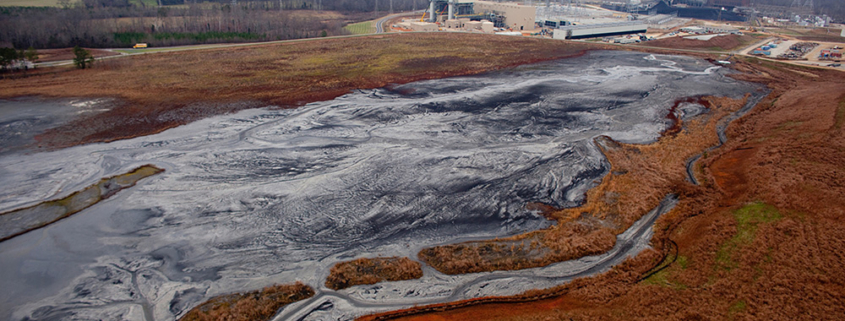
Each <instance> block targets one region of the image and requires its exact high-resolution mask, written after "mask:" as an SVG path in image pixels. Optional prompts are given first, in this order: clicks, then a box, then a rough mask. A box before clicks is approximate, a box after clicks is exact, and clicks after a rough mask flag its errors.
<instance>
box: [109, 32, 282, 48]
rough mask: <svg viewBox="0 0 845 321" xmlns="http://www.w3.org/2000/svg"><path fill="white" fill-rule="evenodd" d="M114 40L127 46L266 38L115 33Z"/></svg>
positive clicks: (237, 34)
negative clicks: (165, 42) (179, 41)
mask: <svg viewBox="0 0 845 321" xmlns="http://www.w3.org/2000/svg"><path fill="white" fill-rule="evenodd" d="M113 37H114V40H115V41H117V42H120V43H122V44H125V45H127V46H129V45H133V44H136V43H139V42H152V43H155V42H156V41H166V40H186V39H191V40H194V41H196V42H207V41H209V40H261V39H264V38H265V37H266V35H264V34H256V33H249V32H217V31H209V32H157V33H152V34H149V33H144V32H115V33H114V34H113Z"/></svg>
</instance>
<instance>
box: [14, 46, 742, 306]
mask: <svg viewBox="0 0 845 321" xmlns="http://www.w3.org/2000/svg"><path fill="white" fill-rule="evenodd" d="M727 73H728V71H727V70H725V69H723V68H720V67H717V66H713V65H712V64H710V63H708V62H707V61H703V60H699V59H694V58H688V57H679V56H656V55H650V54H643V53H632V52H609V51H599V52H592V53H589V54H587V55H585V56H583V57H579V58H574V59H567V60H561V61H554V62H547V63H542V64H535V65H529V66H522V67H519V68H515V69H510V70H506V71H500V72H494V73H489V74H485V75H480V76H473V77H458V78H449V79H439V80H431V81H422V82H416V83H411V84H406V85H401V86H395V87H391V88H389V89H376V90H362V91H356V92H352V93H349V94H347V95H345V96H343V97H339V98H337V99H335V100H332V101H326V102H319V103H313V104H308V105H306V106H304V107H301V108H298V109H295V110H277V109H273V108H262V109H252V110H246V111H242V112H239V113H236V114H231V115H225V116H218V117H214V118H209V119H205V120H201V121H197V122H194V123H191V124H189V125H186V126H182V127H179V128H175V129H171V130H168V131H165V132H162V133H160V134H156V135H151V136H146V137H140V138H135V139H129V140H121V141H116V142H112V143H103V144H92V145H86V146H78V147H73V148H67V149H63V150H58V151H53V152H34V151H32V150H27V149H25V148H23V147H22V146H23V145H24V142H26V140H27V139H29V137H33V136H34V134H35V132H36V131H38V130H43V128H45V127H49V122H50V121H51V119H54V118H55V119H60V118H61V117H53V118H50V117H47V116H49V114H50V113H51V112H53V111H54V110H63V109H61V108H62V107H61V106H65V105H67V104H69V103H66V102H65V103H63V102H49V103H50V104H55V105H61V106H59V107H57V108H55V109H49V108H48V109H49V110H48V111H45V113H44V114H46V115H47V116H45V117H47V118H45V119H46V120H45V119H41V120H38V119H39V118H38V117H39V115H41V114H40V113H38V114H33V113H26V112H18V111H17V110H19V109H21V108H24V107H22V106H29V105H33V104H36V105H37V104H38V100H34V99H23V100H6V101H0V111H2V113H0V118H2V119H0V125H2V126H15V127H14V129H6V127H4V128H3V129H2V130H0V136H3V135H7V136H9V137H0V141H2V142H8V144H9V146H11V147H10V148H6V149H4V152H3V153H0V186H4V188H3V189H0V212H6V211H9V210H14V209H17V208H22V207H26V206H31V205H34V204H37V203H38V202H40V201H43V200H48V199H56V198H61V197H63V196H66V195H68V194H70V193H72V192H73V191H75V190H78V189H80V188H83V187H85V186H89V185H91V184H92V183H94V182H97V181H98V180H100V179H101V178H103V177H109V176H113V175H116V174H120V173H124V172H127V171H129V170H131V169H133V168H136V167H138V166H140V165H144V164H153V165H155V166H157V167H160V168H163V169H165V172H163V173H161V174H159V175H156V176H152V177H149V178H146V179H144V180H141V181H140V182H138V184H137V185H136V186H134V187H132V188H128V189H126V190H123V191H120V192H118V193H117V194H116V195H115V196H113V197H112V198H110V199H107V200H104V201H102V202H100V203H98V204H96V205H94V206H92V207H90V208H88V209H85V210H83V211H82V212H79V213H77V214H75V215H73V216H71V217H69V218H67V219H64V220H61V221H59V222H57V223H55V224H52V225H50V226H48V227H45V228H41V229H38V230H35V231H32V232H29V233H26V234H23V235H21V236H17V237H15V238H13V239H10V240H7V241H5V242H2V243H0V289H3V291H0V319H4V320H21V319H27V318H28V319H31V320H59V319H112V320H114V319H129V320H153V319H154V320H171V319H174V318H175V317H177V316H180V315H182V314H183V313H184V312H185V311H187V310H188V309H190V308H191V307H193V306H195V305H197V304H199V303H200V302H202V301H205V300H206V299H208V298H210V297H212V296H216V295H219V294H224V293H231V292H237V291H245V290H254V289H258V288H261V287H264V286H267V285H270V284H273V283H291V282H294V281H297V280H299V281H302V282H304V283H307V284H309V285H311V286H312V287H314V288H315V289H317V291H318V295H317V296H316V297H315V298H314V299H312V300H307V301H305V302H301V303H298V304H294V305H291V306H289V307H288V308H286V309H285V310H283V311H282V314H281V315H279V316H278V318H277V319H304V320H335V319H350V318H354V317H355V316H359V315H362V314H365V313H371V312H376V311H385V310H390V309H395V308H402V307H408V306H412V305H414V304H422V303H429V302H441V301H445V300H452V299H460V298H470V297H477V296H483V295H491V294H514V293H519V292H521V291H524V290H527V289H530V288H534V287H546V286H551V285H554V284H557V283H559V282H565V281H566V280H568V279H569V278H571V277H572V276H580V275H583V274H582V273H586V272H584V271H593V272H597V271H600V270H601V268H604V267H607V266H609V264H610V263H608V262H604V261H601V260H602V258H603V257H602V256H597V257H591V258H584V259H582V260H577V261H572V262H564V263H560V264H557V265H553V266H550V267H547V268H541V269H529V270H525V271H516V272H507V273H499V272H496V273H477V274H471V275H463V276H446V275H442V274H439V273H437V272H436V271H434V270H433V269H430V268H427V267H426V268H425V269H424V273H425V276H424V277H423V279H421V280H410V281H402V282H393V283H383V284H377V285H371V286H356V287H352V288H349V289H346V290H342V291H337V292H335V291H330V290H328V289H326V288H325V287H324V286H323V282H324V281H325V277H326V276H327V274H328V270H329V268H330V267H331V266H332V265H333V264H334V263H336V262H338V261H342V260H348V259H353V258H358V257H364V256H367V257H370V256H408V257H411V258H416V253H417V251H419V249H421V248H422V247H426V246H431V245H436V244H444V243H452V242H458V241H464V240H473V239H484V238H491V237H497V236H506V235H513V234H516V233H520V232H524V231H528V230H534V229H539V228H543V227H545V226H548V225H549V224H550V222H548V221H546V220H545V219H543V218H542V217H540V216H539V215H537V213H534V212H532V211H529V210H527V209H526V207H525V205H526V204H527V203H529V202H542V203H546V204H550V205H553V206H558V207H561V206H573V205H576V204H578V203H579V202H580V201H581V200H582V198H583V193H584V192H585V190H586V189H587V188H589V187H590V186H592V185H594V183H595V181H596V180H597V179H600V178H601V176H602V175H603V174H604V173H606V172H607V170H608V165H607V164H606V162H605V160H604V158H603V156H602V155H601V153H600V152H599V150H598V149H597V148H596V147H595V146H594V144H593V143H592V139H593V138H594V137H596V136H598V135H608V136H610V137H612V138H614V139H616V140H619V141H624V142H638V143H647V142H651V141H653V140H655V139H656V138H657V137H658V136H659V133H660V132H661V131H662V130H663V129H665V128H666V127H667V126H668V125H669V123H668V120H667V119H666V118H665V116H666V113H667V112H668V108H669V107H671V105H672V103H673V102H674V101H675V100H676V99H678V98H681V97H686V96H694V95H720V96H730V97H735V98H739V97H742V96H743V95H744V94H745V93H747V92H753V91H756V90H757V89H758V87H756V86H755V85H752V84H745V83H741V82H737V81H735V80H733V79H731V78H729V77H726V74H727ZM27 104H28V105H27ZM63 104H64V105H63ZM95 105H96V103H95ZM68 108H69V107H68ZM682 111H683V112H684V113H686V116H690V115H694V114H697V113H701V112H705V111H704V110H703V108H701V106H695V105H690V106H684V108H682ZM64 112H65V111H56V113H64ZM16 119H25V120H27V121H29V123H26V122H16ZM33 119H35V120H33ZM27 124H37V126H29V127H27V126H28V125H27ZM10 128H11V127H10ZM12 136H14V137H12ZM4 139H5V140H4ZM13 143H14V144H13ZM4 144H6V143H4ZM12 145H14V146H12ZM12 147H13V148H12ZM665 203H666V204H667V206H669V205H671V203H672V200H671V198H667V200H666V201H665ZM655 217H656V216H655ZM647 223H648V222H647V221H643V224H645V225H641V226H637V227H636V228H635V230H631V231H630V233H628V234H630V235H628V236H630V238H631V239H630V242H628V243H625V242H623V243H625V244H628V245H626V246H627V247H620V248H619V249H615V250H618V251H623V250H624V251H626V252H624V253H629V254H633V253H636V252H638V251H639V250H640V249H642V248H643V247H645V246H647V243H648V238H649V237H650V231H649V226H650V225H649V224H647ZM628 236H625V235H623V236H622V238H623V239H624V237H628ZM626 242H627V241H626ZM605 258H606V257H605ZM622 258H624V256H622ZM596 262H598V263H601V264H603V265H596V264H594V263H596ZM611 263H612V262H611ZM564 276H565V277H564Z"/></svg>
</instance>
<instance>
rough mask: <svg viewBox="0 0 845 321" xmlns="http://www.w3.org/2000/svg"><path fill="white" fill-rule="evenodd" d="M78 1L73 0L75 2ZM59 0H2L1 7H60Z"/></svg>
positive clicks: (0, 1)
mask: <svg viewBox="0 0 845 321" xmlns="http://www.w3.org/2000/svg"><path fill="white" fill-rule="evenodd" d="M75 2H78V1H71V3H75ZM58 6H59V0H0V7H58Z"/></svg>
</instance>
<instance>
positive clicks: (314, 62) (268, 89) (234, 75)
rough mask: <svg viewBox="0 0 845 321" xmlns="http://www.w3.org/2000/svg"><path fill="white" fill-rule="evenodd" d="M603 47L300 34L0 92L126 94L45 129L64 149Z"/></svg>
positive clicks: (48, 139) (112, 65)
mask: <svg viewBox="0 0 845 321" xmlns="http://www.w3.org/2000/svg"><path fill="white" fill-rule="evenodd" d="M467 44H472V45H471V46H467ZM602 46H603V45H597V44H586V43H569V42H561V41H548V40H542V39H528V38H521V37H500V36H495V35H482V34H457V33H454V34H453V33H424V34H420V33H414V34H404V33H403V34H390V35H378V36H370V37H355V38H337V39H321V40H313V41H297V42H288V43H277V44H265V45H258V46H250V47H230V48H218V49H208V50H194V51H181V52H170V53H157V54H147V55H139V56H131V57H121V58H114V59H107V60H103V61H100V62H97V63H95V64H94V68H93V69H85V70H74V69H69V68H66V69H61V71H62V72H53V73H48V74H38V75H33V76H30V77H22V78H18V79H2V80H0V97H16V96H28V95H38V96H45V97H114V98H118V101H120V102H122V103H120V104H118V106H117V107H115V108H112V109H111V110H109V111H106V112H103V113H100V114H97V115H90V116H85V117H82V118H79V119H75V120H72V121H70V122H69V123H68V124H66V125H63V126H61V127H58V128H54V129H52V130H49V131H47V132H46V133H44V134H43V135H40V136H39V137H38V139H40V143H41V145H43V146H45V147H51V148H59V147H65V146H71V145H77V144H84V143H90V142H100V141H111V140H116V139H123V138H130V137H136V136H141V135H148V134H152V133H156V132H160V131H162V130H164V129H167V128H172V127H175V126H179V125H183V124H186V123H189V122H192V121H195V120H198V119H201V118H204V117H208V116H212V115H219V114H224V113H229V112H233V111H237V110H241V109H245V108H252V107H258V106H269V105H275V106H279V107H283V108H286V107H295V106H299V105H302V104H305V103H308V102H314V101H322V100H328V99H332V98H335V97H338V96H340V95H343V94H346V93H348V92H350V91H351V90H353V89H363V88H380V87H384V86H387V85H389V84H395V83H406V82H411V81H416V80H423V79H434V78H442V77H448V76H458V75H471V74H478V73H482V72H486V71H491V70H497V69H501V68H505V67H511V66H516V65H521V64H525V63H532V62H538V61H544V60H550V59H558V58H563V57H570V56H575V55H578V54H581V53H583V51H584V50H586V49H591V48H593V49H595V48H603V47H602Z"/></svg>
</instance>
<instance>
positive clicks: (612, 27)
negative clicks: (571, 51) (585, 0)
mask: <svg viewBox="0 0 845 321" xmlns="http://www.w3.org/2000/svg"><path fill="white" fill-rule="evenodd" d="M646 29H648V25H647V24H645V23H643V22H642V21H626V22H614V23H602V24H585V25H574V26H562V27H560V28H558V29H555V30H554V33H553V34H552V38H554V39H582V38H595V37H605V36H615V35H624V34H632V33H645V32H646Z"/></svg>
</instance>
